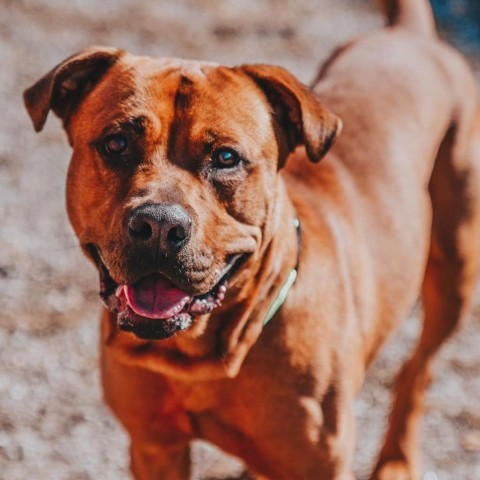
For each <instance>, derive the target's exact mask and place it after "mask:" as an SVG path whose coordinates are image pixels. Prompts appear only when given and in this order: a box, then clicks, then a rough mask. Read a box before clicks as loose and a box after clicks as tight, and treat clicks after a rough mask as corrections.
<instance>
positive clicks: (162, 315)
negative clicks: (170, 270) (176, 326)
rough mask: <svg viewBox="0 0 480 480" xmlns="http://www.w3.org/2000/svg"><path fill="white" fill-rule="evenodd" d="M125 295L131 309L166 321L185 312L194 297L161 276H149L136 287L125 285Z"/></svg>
mask: <svg viewBox="0 0 480 480" xmlns="http://www.w3.org/2000/svg"><path fill="white" fill-rule="evenodd" d="M122 288H123V293H124V294H125V297H126V299H127V303H128V305H129V306H130V308H131V309H132V310H133V311H134V312H135V313H136V314H138V315H141V316H142V317H147V318H157V319H166V318H170V317H173V316H174V315H176V314H177V313H180V312H181V311H182V310H183V307H184V306H185V305H186V304H187V303H189V302H191V301H192V300H193V297H192V296H190V295H188V294H187V293H185V292H184V291H182V290H180V289H178V288H176V287H175V286H174V285H173V284H172V283H171V282H169V281H168V280H167V279H166V278H165V277H162V276H161V275H156V274H153V275H148V276H147V277H145V278H143V279H142V280H140V281H139V282H138V283H136V284H135V285H124V286H123V287H122Z"/></svg>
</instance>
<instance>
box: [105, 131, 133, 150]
mask: <svg viewBox="0 0 480 480" xmlns="http://www.w3.org/2000/svg"><path fill="white" fill-rule="evenodd" d="M103 145H104V148H105V152H106V153H107V154H108V155H122V154H123V153H125V152H126V151H127V148H128V142H127V137H126V136H125V135H123V134H122V133H114V134H113V135H108V136H106V137H105V139H104V143H103Z"/></svg>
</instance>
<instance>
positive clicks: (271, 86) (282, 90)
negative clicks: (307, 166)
mask: <svg viewBox="0 0 480 480" xmlns="http://www.w3.org/2000/svg"><path fill="white" fill-rule="evenodd" d="M239 69H240V70H242V71H243V72H245V73H246V74H247V75H248V76H250V77H251V78H252V79H253V80H254V81H255V82H256V83H257V85H258V86H259V87H260V88H261V89H262V90H263V92H264V93H265V95H266V97H267V99H268V101H269V102H270V104H271V105H272V108H273V112H274V115H275V117H276V120H277V122H278V123H279V125H280V127H281V128H282V130H283V131H284V133H285V136H286V140H287V144H288V148H289V149H290V151H291V152H292V151H293V150H294V149H295V147H297V146H298V145H301V144H304V145H305V148H306V150H307V155H308V158H310V160H311V161H312V162H315V163H317V162H319V161H320V160H321V158H322V157H323V156H324V155H325V154H326V153H327V152H328V150H329V149H330V147H331V146H332V145H333V143H334V141H335V139H336V138H337V136H338V135H339V133H340V131H341V129H342V122H341V120H340V119H339V118H338V117H337V116H335V115H334V114H333V113H332V112H330V111H329V110H328V109H327V108H326V107H324V106H323V105H322V104H321V103H320V100H319V99H318V97H317V96H316V95H315V93H314V92H312V91H311V90H310V89H308V88H307V87H306V86H305V85H303V84H302V83H300V82H299V81H298V80H297V79H296V78H295V77H294V76H293V75H292V74H290V73H289V72H287V71H286V70H285V69H283V68H281V67H275V66H271V65H242V66H241V67H239Z"/></svg>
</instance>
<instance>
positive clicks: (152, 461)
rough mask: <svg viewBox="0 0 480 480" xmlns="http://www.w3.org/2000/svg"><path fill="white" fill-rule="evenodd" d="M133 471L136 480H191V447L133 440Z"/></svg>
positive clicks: (131, 452)
mask: <svg viewBox="0 0 480 480" xmlns="http://www.w3.org/2000/svg"><path fill="white" fill-rule="evenodd" d="M130 454H131V470H132V474H133V476H134V478H135V479H136V480H161V479H165V480H167V479H168V480H189V479H190V478H191V463H190V446H189V444H179V445H172V446H168V447H166V446H163V445H155V444H151V443H148V442H145V441H144V439H142V438H132V443H131V447H130Z"/></svg>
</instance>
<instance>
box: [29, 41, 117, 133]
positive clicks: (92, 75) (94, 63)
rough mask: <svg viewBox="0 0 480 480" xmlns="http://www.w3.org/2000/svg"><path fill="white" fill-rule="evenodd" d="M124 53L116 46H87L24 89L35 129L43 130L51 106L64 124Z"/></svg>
mask: <svg viewBox="0 0 480 480" xmlns="http://www.w3.org/2000/svg"><path fill="white" fill-rule="evenodd" d="M122 54H123V52H122V51H121V50H117V49H115V48H109V47H91V48H87V49H86V50H83V51H82V52H79V53H77V54H76V55H73V56H71V57H69V58H67V59H66V60H64V61H63V62H62V63H60V64H59V65H57V66H56V67H55V68H54V69H53V70H52V71H50V72H49V73H47V74H46V75H45V76H44V77H42V78H41V79H40V80H39V81H38V82H37V83H35V85H33V86H32V87H30V88H29V89H27V90H25V92H24V93H23V99H24V101H25V106H26V107H27V111H28V114H29V115H30V118H31V119H32V122H33V126H34V127H35V130H36V131H37V132H39V131H40V130H42V128H43V125H44V124H45V121H46V119H47V115H48V112H49V110H50V109H52V110H53V111H54V112H55V114H56V115H57V116H58V117H60V118H61V119H62V120H63V125H64V126H65V125H66V124H67V123H68V120H69V118H70V115H71V114H72V113H73V111H74V110H75V109H76V108H77V107H78V105H79V104H80V102H81V100H82V99H83V98H84V97H85V96H86V95H87V93H88V92H89V91H90V90H91V89H92V88H93V87H94V86H95V84H96V83H97V82H98V81H99V80H100V78H101V77H102V75H103V74H104V73H105V72H106V71H107V70H108V69H109V68H110V67H111V66H112V65H113V64H114V63H115V62H116V61H117V60H118V59H119V57H120V56H121V55H122Z"/></svg>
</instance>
